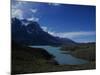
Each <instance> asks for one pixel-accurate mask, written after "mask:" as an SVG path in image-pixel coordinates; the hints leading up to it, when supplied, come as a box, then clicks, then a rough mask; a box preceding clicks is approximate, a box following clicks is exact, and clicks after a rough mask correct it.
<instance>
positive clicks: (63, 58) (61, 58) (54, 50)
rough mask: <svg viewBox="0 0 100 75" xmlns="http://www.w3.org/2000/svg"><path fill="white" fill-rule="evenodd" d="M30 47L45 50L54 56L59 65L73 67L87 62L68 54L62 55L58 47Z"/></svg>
mask: <svg viewBox="0 0 100 75" xmlns="http://www.w3.org/2000/svg"><path fill="white" fill-rule="evenodd" d="M31 47H34V48H43V49H45V50H46V51H47V52H49V53H50V54H52V55H53V56H55V60H56V61H57V62H58V63H59V64H69V65H75V64H85V63H87V61H85V60H82V59H78V58H76V57H73V56H72V55H70V54H69V53H66V54H63V53H62V51H61V50H60V47H52V46H31Z"/></svg>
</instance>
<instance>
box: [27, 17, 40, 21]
mask: <svg viewBox="0 0 100 75" xmlns="http://www.w3.org/2000/svg"><path fill="white" fill-rule="evenodd" d="M27 20H29V21H36V22H38V21H39V18H37V17H31V18H27Z"/></svg>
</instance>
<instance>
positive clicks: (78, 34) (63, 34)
mask: <svg viewBox="0 0 100 75" xmlns="http://www.w3.org/2000/svg"><path fill="white" fill-rule="evenodd" d="M49 33H50V34H51V35H54V36H59V37H63V38H71V39H73V38H77V37H82V36H92V35H95V32H92V31H89V32H85V31H80V32H59V33H57V32H51V31H50V32H49Z"/></svg>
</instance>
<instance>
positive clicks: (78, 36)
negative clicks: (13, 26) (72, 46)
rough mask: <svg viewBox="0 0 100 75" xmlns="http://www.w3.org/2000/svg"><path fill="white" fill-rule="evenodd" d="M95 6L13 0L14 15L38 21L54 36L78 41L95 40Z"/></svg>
mask: <svg viewBox="0 0 100 75" xmlns="http://www.w3.org/2000/svg"><path fill="white" fill-rule="evenodd" d="M95 9H96V7H95V6H86V5H85V6H84V5H70V4H57V3H40V2H25V1H15V0H12V9H11V10H12V17H17V18H19V19H28V20H33V21H37V22H38V23H39V24H40V26H41V28H42V29H43V30H44V31H46V32H48V33H50V34H51V35H54V36H59V37H63V38H70V39H72V40H74V41H76V42H95V41H96V40H95V39H96V21H95V19H96V18H95V16H96V15H95V14H96V12H95Z"/></svg>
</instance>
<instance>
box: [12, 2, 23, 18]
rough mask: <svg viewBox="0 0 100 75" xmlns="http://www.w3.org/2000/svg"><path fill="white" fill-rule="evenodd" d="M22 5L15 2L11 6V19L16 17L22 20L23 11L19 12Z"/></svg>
mask: <svg viewBox="0 0 100 75" xmlns="http://www.w3.org/2000/svg"><path fill="white" fill-rule="evenodd" d="M22 5H23V3H22V2H16V3H14V4H12V6H11V7H12V9H11V12H12V13H11V15H12V17H17V18H20V19H23V11H22V10H21V8H20V7H21V6H22Z"/></svg>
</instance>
